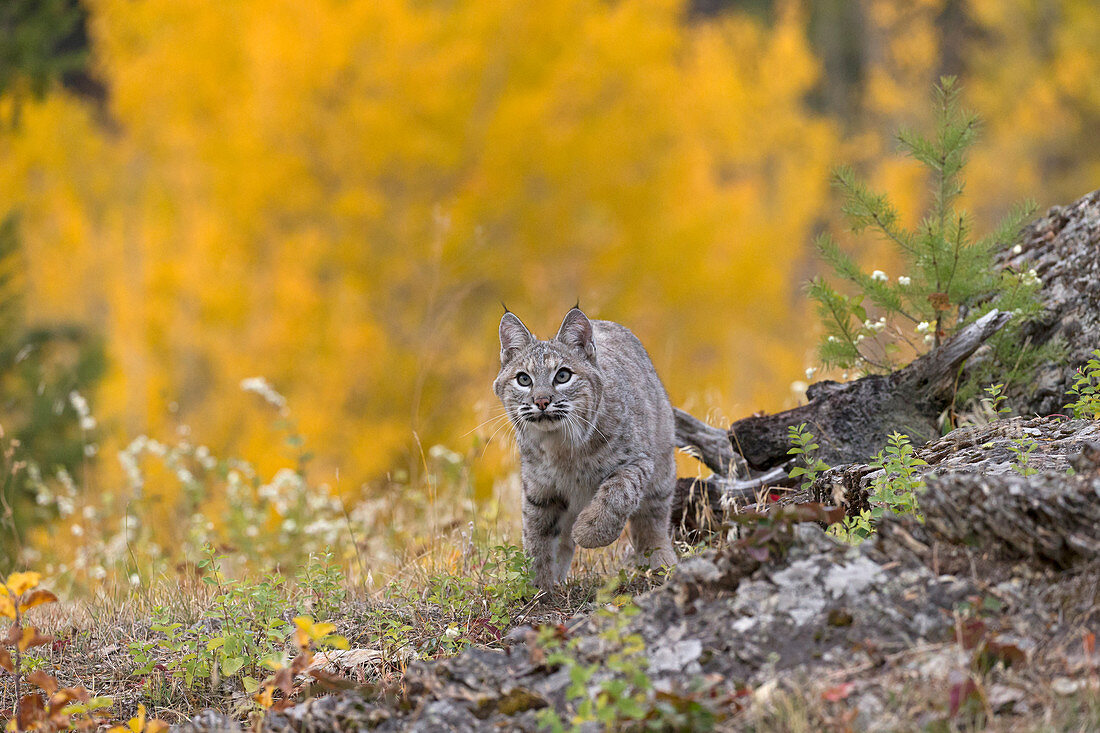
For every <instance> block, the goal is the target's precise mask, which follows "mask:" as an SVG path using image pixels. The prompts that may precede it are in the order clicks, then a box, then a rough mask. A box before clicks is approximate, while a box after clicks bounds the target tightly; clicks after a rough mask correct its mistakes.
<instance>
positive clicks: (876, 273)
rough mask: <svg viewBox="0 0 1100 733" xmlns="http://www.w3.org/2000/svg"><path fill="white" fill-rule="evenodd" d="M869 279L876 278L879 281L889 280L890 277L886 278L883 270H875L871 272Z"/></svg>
mask: <svg viewBox="0 0 1100 733" xmlns="http://www.w3.org/2000/svg"><path fill="white" fill-rule="evenodd" d="M871 279H872V280H877V281H878V282H880V283H884V282H888V281H889V280H890V278H888V277H887V276H886V273H885V272H883V271H882V270H875V271H874V272H872V273H871Z"/></svg>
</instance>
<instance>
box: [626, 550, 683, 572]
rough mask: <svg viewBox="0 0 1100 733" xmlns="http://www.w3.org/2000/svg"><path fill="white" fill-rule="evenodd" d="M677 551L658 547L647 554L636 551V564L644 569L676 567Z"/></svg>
mask: <svg viewBox="0 0 1100 733" xmlns="http://www.w3.org/2000/svg"><path fill="white" fill-rule="evenodd" d="M678 559H679V558H678V557H676V551H675V550H672V549H670V548H667V547H658V548H655V549H652V550H647V551H646V552H644V553H643V552H638V551H637V550H635V551H634V564H635V565H637V566H638V567H642V568H661V567H669V568H672V567H675V566H676V561H677V560H678Z"/></svg>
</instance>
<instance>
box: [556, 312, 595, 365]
mask: <svg viewBox="0 0 1100 733" xmlns="http://www.w3.org/2000/svg"><path fill="white" fill-rule="evenodd" d="M554 338H555V339H556V340H557V341H558V342H559V343H563V344H565V345H566V346H573V347H575V348H578V349H580V350H581V351H583V352H584V354H585V356H587V357H588V358H589V359H592V358H594V357H595V356H596V344H595V342H594V341H593V340H592V321H590V320H588V316H586V315H585V314H584V313H583V312H582V311H581V309H580V308H573V309H572V310H570V311H569V312H568V313H566V314H565V320H564V321H562V322H561V328H559V329H558V335H557V336H555V337H554Z"/></svg>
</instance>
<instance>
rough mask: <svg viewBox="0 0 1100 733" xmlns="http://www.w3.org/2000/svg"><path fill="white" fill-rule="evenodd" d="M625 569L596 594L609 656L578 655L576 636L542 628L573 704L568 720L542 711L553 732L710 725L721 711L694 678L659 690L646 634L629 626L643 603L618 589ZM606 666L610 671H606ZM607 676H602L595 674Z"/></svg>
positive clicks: (543, 645)
mask: <svg viewBox="0 0 1100 733" xmlns="http://www.w3.org/2000/svg"><path fill="white" fill-rule="evenodd" d="M625 580H626V576H625V573H621V574H620V575H619V576H618V577H616V578H614V579H612V581H611V582H610V583H608V584H607V585H605V586H604V587H603V588H602V589H601V590H600V591H599V593H598V594H597V605H598V610H597V611H596V613H595V614H594V616H595V618H596V623H598V624H602V625H603V629H602V630H601V631H600V634H599V637H600V640H601V641H602V643H603V644H604V645H605V646H606V648H607V650H608V651H607V653H606V656H605V657H604V658H603V659H602V660H600V661H595V662H591V663H587V664H586V663H583V662H581V661H580V660H579V659H578V655H577V640H576V639H574V640H570V641H568V642H565V641H564V638H563V634H562V630H561V627H550V626H544V627H542V628H541V629H540V630H539V637H538V646H539V648H540V649H544V650H547V652H548V653H547V654H546V659H545V661H546V663H547V664H548V665H552V666H562V667H564V668H565V669H567V670H568V671H569V680H570V683H569V687H568V688H567V689H566V691H565V697H566V700H567V702H568V703H569V705H570V706H571V707H572V708H573V711H574V712H573V715H572V718H570V719H569V720H568V721H563V720H562V718H561V716H560V715H559V714H558V713H557V711H556V710H554V708H552V707H548V708H544V709H543V710H542V711H540V713H539V716H538V720H539V723H540V724H541V725H542V726H543V727H545V728H548V729H549V730H551V731H555V733H561V732H563V731H574V732H575V731H582V730H589V729H591V728H592V726H593V725H596V726H599V729H601V730H639V731H640V730H682V731H689V730H691V731H695V730H699V731H706V730H712V729H713V728H714V726H715V724H716V723H717V722H718V721H719V719H720V717H719V714H718V713H717V711H716V710H717V708H716V706H713V705H710V704H708V700H707V698H708V697H713V695H712V693H713V690H712V688H710V687H708V686H707V685H705V684H702V683H700V682H699V681H696V682H695V683H693V684H691V685H689V686H688V690H687V691H685V692H670V693H658V692H657V691H656V690H655V688H654V682H653V680H652V678H651V677H650V675H649V672H648V670H647V667H648V658H647V656H646V646H645V640H644V639H642V637H641V635H640V634H638V633H636V632H632V631H630V619H631V618H633V617H634V616H636V615H637V614H638V613H639V612H640V609H639V608H638V606H637V605H636V604H635V603H634V601H633V599H631V598H630V596H628V595H623V594H618V593H616V591H617V588H618V587H619V586H620V585H621V584H622V583H623V582H625ZM602 672H610V675H607V676H604V675H602V674H601V673H602ZM598 676H600V677H603V679H600V680H599V681H598V682H595V681H594V680H595V679H596V678H597V677H598Z"/></svg>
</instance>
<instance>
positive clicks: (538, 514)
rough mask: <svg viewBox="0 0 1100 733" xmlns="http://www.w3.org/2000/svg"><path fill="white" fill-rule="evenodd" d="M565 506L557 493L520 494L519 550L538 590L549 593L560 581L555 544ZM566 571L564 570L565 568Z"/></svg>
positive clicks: (559, 536)
mask: <svg viewBox="0 0 1100 733" xmlns="http://www.w3.org/2000/svg"><path fill="white" fill-rule="evenodd" d="M568 511H569V503H568V502H567V501H566V500H565V498H564V497H562V496H560V495H557V494H543V495H539V494H534V493H533V492H529V491H528V490H527V489H526V488H524V491H523V549H524V551H525V552H526V553H527V557H529V558H530V559H531V574H532V575H533V576H534V580H535V586H536V587H538V588H539V590H545V591H549V590H550V589H551V588H553V587H554V583H555V582H557V581H559V580H561V578H560V577H558V576H559V575H560V571H559V570H558V568H557V555H558V545H559V544H560V543H561V533H562V529H563V525H564V524H565V519H566V513H567V512H568ZM567 570H568V569H567Z"/></svg>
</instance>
